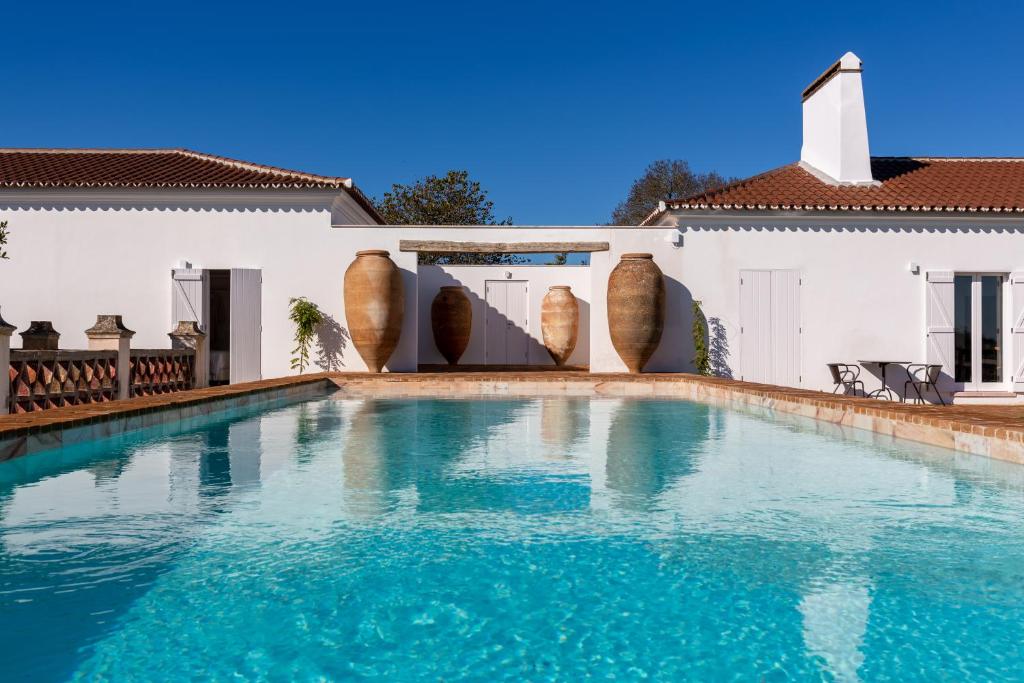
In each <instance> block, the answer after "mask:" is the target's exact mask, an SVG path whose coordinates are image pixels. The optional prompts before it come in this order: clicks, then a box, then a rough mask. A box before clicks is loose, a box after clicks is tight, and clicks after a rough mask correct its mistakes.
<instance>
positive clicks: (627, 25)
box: [0, 0, 1024, 224]
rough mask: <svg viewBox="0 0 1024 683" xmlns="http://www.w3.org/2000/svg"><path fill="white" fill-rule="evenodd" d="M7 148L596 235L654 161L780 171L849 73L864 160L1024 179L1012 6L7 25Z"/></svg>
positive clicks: (486, 10) (41, 6)
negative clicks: (444, 200) (946, 161)
mask: <svg viewBox="0 0 1024 683" xmlns="http://www.w3.org/2000/svg"><path fill="white" fill-rule="evenodd" d="M0 18H2V22H3V25H4V30H3V33H2V37H0V45H2V55H3V56H2V60H0V72H2V74H3V85H4V88H3V90H4V97H3V102H2V109H0V145H3V146H19V147H189V148H192V149H196V150H200V151H205V152H212V153H216V154H223V155H226V156H232V157H237V158H240V159H245V160H249V161H255V162H261V163H268V164H274V165H279V166H285V167H289V168H295V169H299V170H304V171H310V172H319V173H326V174H331V175H347V176H352V177H354V178H355V181H356V183H357V184H358V185H359V186H360V187H361V188H362V189H363V190H364V191H366V192H367V193H368V194H370V195H373V196H379V195H380V194H381V193H383V192H384V190H386V189H387V188H388V187H390V185H391V183H393V182H408V181H411V180H414V179H416V178H418V177H420V176H423V175H425V174H429V173H443V172H444V171H446V170H447V169H450V168H466V169H468V170H469V171H470V172H471V173H472V174H473V175H474V176H475V177H476V178H477V179H479V180H480V181H481V182H483V184H484V185H485V187H487V188H488V189H489V190H490V192H491V196H492V198H493V200H494V202H495V205H496V206H495V208H496V211H497V213H498V214H499V216H502V217H503V216H506V215H511V216H512V217H513V218H514V219H515V220H516V222H518V223H559V224H561V223H600V222H605V221H607V220H608V217H609V213H610V211H611V209H612V207H613V206H614V205H615V204H616V203H617V202H618V201H619V200H620V199H621V198H622V197H623V196H624V195H625V193H626V191H627V189H628V188H629V185H630V184H631V182H632V181H633V180H634V179H635V178H636V177H637V176H638V175H639V174H640V173H641V171H642V170H643V168H644V167H645V166H646V165H647V164H648V163H649V162H650V161H652V160H654V159H658V158H669V157H672V158H682V159H687V160H689V161H690V163H691V164H692V165H693V166H694V167H695V168H696V169H698V170H708V169H715V170H718V171H719V172H721V173H723V174H726V175H733V176H745V175H749V174H752V173H756V172H759V171H762V170H766V169H768V168H771V167H774V166H777V165H780V164H783V163H788V162H790V161H793V160H795V159H796V158H798V156H799V152H800V97H799V95H800V91H801V89H802V88H803V87H804V86H805V85H807V84H808V83H809V82H810V81H811V80H812V79H813V78H814V77H815V76H817V75H818V73H819V72H821V71H822V70H824V69H825V68H826V67H827V66H829V65H830V64H831V63H832V61H833V60H835V59H836V58H838V57H839V56H840V55H841V54H842V53H843V52H845V51H846V50H852V51H854V52H856V53H857V54H858V55H859V56H860V57H861V59H863V60H864V66H865V73H864V82H865V90H866V96H867V107H868V124H869V132H870V136H871V147H872V152H873V153H874V154H876V155H896V154H917V155H987V156H1024V66H1022V60H1021V45H1022V43H1024V34H1022V32H1021V27H1022V26H1024V10H1022V9H1021V3H1000V2H991V3H962V4H961V3H945V2H919V3H918V2H906V3H904V2H895V1H892V0H890V1H889V2H884V3H874V2H843V3H840V2H834V3H833V2H827V3H826V2H814V3H805V4H791V5H784V4H783V3H777V2H760V3H751V4H745V3H742V2H736V1H730V2H705V3H684V2H651V3H645V2H633V3H629V2H608V3H606V2H599V1H595V0H588V1H587V2H573V3H568V2H566V3H555V2H532V1H527V2H514V3H500V4H499V3H484V2H477V3H434V2H394V3H384V2H368V3H346V2H333V3H330V4H323V5H318V4H311V3H304V2H291V3H287V2H278V3H273V4H259V3H243V4H238V5H233V6H232V5H228V4H226V3H225V4H216V5H215V3H212V2H211V3H195V4H192V3H174V4H170V3H160V2H151V3H139V4H138V5H135V6H124V7H116V6H115V5H114V4H112V3H111V4H107V3H101V2H94V3H77V4H74V5H67V6H57V5H53V4H48V3H30V2H17V3H15V2H9V3H6V4H5V5H4V7H3V9H2V10H0Z"/></svg>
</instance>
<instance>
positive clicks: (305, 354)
mask: <svg viewBox="0 0 1024 683" xmlns="http://www.w3.org/2000/svg"><path fill="white" fill-rule="evenodd" d="M288 306H289V309H290V310H289V314H288V319H289V320H291V321H292V322H293V323H295V348H294V349H292V353H294V354H295V357H294V358H292V370H298V371H299V374H300V375H301V374H302V373H303V371H304V370H305V369H306V368H307V367H309V348H310V345H312V343H313V338H314V337H315V336H316V329H317V327H319V326H320V325H321V324H322V323H323V322H324V314H323V311H321V310H320V307H319V306H317V305H316V304H314V303H313V302H312V301H309V300H308V299H306V297H304V296H300V297H296V298H293V299H291V300H289V301H288Z"/></svg>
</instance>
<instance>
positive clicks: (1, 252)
mask: <svg viewBox="0 0 1024 683" xmlns="http://www.w3.org/2000/svg"><path fill="white" fill-rule="evenodd" d="M9 234H10V233H9V232H7V221H0V259H6V258H7V250H6V249H4V245H6V244H7V236H8V235H9Z"/></svg>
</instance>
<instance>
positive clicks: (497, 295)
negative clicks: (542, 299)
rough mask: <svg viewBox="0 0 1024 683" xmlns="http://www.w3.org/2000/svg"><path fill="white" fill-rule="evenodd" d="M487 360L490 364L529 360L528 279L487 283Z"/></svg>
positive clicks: (485, 345) (485, 343)
mask: <svg viewBox="0 0 1024 683" xmlns="http://www.w3.org/2000/svg"><path fill="white" fill-rule="evenodd" d="M484 288H485V300H486V312H485V316H484V317H485V323H484V362H485V363H487V364H488V365H526V364H527V363H529V354H530V344H529V338H530V334H529V329H530V324H529V288H528V284H527V282H526V281H525V280H488V281H487V282H486V283H485V286H484Z"/></svg>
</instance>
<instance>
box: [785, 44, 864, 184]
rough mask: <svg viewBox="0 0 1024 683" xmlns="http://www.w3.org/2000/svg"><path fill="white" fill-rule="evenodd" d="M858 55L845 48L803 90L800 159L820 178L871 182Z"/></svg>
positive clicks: (804, 165)
mask: <svg viewBox="0 0 1024 683" xmlns="http://www.w3.org/2000/svg"><path fill="white" fill-rule="evenodd" d="M860 74H861V62H860V58H858V57H857V55H855V54H853V53H852V52H847V53H846V54H845V55H843V56H842V57H841V58H840V59H839V61H838V62H836V63H835V64H833V65H832V66H831V67H829V69H828V70H827V71H826V72H825V73H823V74H822V75H820V76H818V78H816V79H815V80H814V82H813V83H811V84H810V85H809V86H807V89H806V90H804V93H803V99H804V106H803V108H804V145H803V148H802V149H801V150H800V165H801V166H803V167H804V168H805V169H807V170H808V171H810V172H811V173H813V174H814V175H816V176H818V177H819V178H821V179H822V180H824V181H826V182H831V183H834V184H838V185H866V184H872V183H873V181H874V179H873V178H872V177H871V152H870V151H869V150H868V122H867V116H866V115H865V113H864V86H863V84H862V83H861V76H860Z"/></svg>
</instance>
